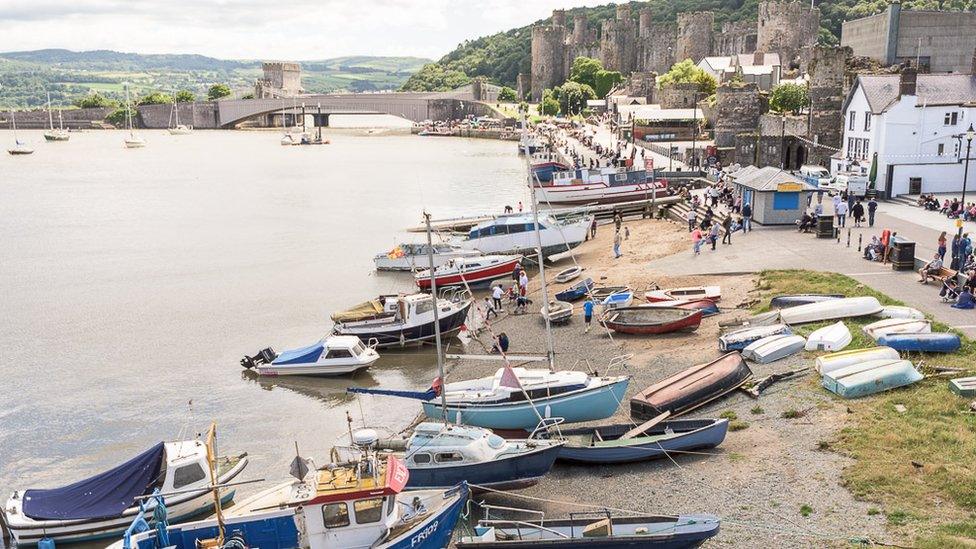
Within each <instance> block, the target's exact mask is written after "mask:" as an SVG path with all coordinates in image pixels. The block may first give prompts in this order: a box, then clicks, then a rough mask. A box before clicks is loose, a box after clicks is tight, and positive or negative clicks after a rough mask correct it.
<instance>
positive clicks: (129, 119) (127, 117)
mask: <svg viewBox="0 0 976 549" xmlns="http://www.w3.org/2000/svg"><path fill="white" fill-rule="evenodd" d="M129 109H130V106H129V84H128V82H127V83H126V84H125V126H126V129H128V130H129V137H132V112H131V111H130V110H129Z"/></svg>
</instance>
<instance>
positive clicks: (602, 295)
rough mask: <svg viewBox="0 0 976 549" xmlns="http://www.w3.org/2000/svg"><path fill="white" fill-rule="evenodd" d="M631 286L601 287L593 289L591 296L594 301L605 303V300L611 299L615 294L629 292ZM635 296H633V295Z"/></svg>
mask: <svg viewBox="0 0 976 549" xmlns="http://www.w3.org/2000/svg"><path fill="white" fill-rule="evenodd" d="M629 291H630V287H629V286H600V287H599V288H591V289H590V296H591V297H592V298H593V300H594V301H603V300H604V299H606V298H608V297H610V296H611V295H613V294H619V293H623V292H629ZM631 296H633V294H631Z"/></svg>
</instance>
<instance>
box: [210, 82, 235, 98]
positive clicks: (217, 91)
mask: <svg viewBox="0 0 976 549" xmlns="http://www.w3.org/2000/svg"><path fill="white" fill-rule="evenodd" d="M228 95H230V86H228V85H227V84H214V85H213V86H210V89H208V90H207V99H209V100H210V101H217V100H218V99H221V98H223V97H227V96H228Z"/></svg>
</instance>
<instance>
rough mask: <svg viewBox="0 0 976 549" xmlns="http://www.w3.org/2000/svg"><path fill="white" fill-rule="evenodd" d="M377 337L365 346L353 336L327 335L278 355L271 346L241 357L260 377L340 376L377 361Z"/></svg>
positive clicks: (363, 368)
mask: <svg viewBox="0 0 976 549" xmlns="http://www.w3.org/2000/svg"><path fill="white" fill-rule="evenodd" d="M375 347H376V340H370V344H369V345H368V346H367V345H364V344H363V342H362V340H360V339H359V338H358V337H356V336H329V337H326V338H324V339H322V340H320V341H318V342H317V343H314V344H312V345H308V346H306V347H299V348H297V349H290V350H287V351H284V352H282V353H281V354H278V353H275V351H274V349H271V348H270V347H269V348H267V349H264V350H262V351H261V352H259V353H258V354H256V355H254V356H246V357H244V358H243V359H241V365H242V366H244V367H245V368H247V369H251V368H254V370H255V371H257V373H258V374H259V375H262V376H339V375H344V374H352V373H355V372H358V371H359V370H365V369H366V368H369V367H370V366H372V365H373V363H374V362H376V361H377V360H379V358H380V355H379V353H377V352H376V349H375Z"/></svg>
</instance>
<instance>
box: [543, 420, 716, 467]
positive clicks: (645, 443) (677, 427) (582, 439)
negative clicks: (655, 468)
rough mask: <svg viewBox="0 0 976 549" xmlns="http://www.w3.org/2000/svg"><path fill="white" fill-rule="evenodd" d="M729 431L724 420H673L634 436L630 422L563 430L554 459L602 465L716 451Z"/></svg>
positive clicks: (658, 424) (660, 423)
mask: <svg viewBox="0 0 976 549" xmlns="http://www.w3.org/2000/svg"><path fill="white" fill-rule="evenodd" d="M728 428H729V420H727V419H676V420H670V421H661V422H659V423H656V424H655V425H653V426H651V427H650V428H648V429H646V430H643V431H641V432H640V433H639V434H637V435H628V433H631V432H632V431H635V428H634V425H633V424H629V423H621V424H614V425H602V426H599V427H583V428H578V429H563V430H562V431H561V432H562V436H563V438H564V439H566V440H567V441H568V442H567V443H566V445H565V446H562V447H561V448H560V449H559V457H558V458H557V459H559V460H560V461H569V462H574V463H594V464H596V463H598V464H601V465H607V464H614V463H633V462H637V461H645V460H650V459H656V458H661V457H665V456H666V455H667V453H668V452H675V453H680V452H688V451H692V450H700V449H703V448H715V447H716V446H718V445H719V444H721V443H722V441H723V440H725V434H726V432H727V431H728ZM638 429H639V427H638Z"/></svg>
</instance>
